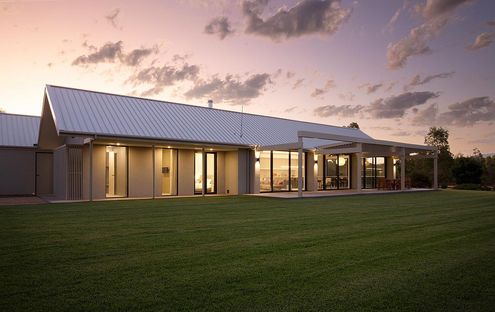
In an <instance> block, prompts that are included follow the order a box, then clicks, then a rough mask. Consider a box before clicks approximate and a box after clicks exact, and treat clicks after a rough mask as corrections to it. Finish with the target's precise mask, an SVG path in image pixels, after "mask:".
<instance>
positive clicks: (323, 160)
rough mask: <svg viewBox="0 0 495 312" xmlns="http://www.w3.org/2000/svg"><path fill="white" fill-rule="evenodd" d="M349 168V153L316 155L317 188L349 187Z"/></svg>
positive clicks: (335, 188) (339, 188) (338, 188)
mask: <svg viewBox="0 0 495 312" xmlns="http://www.w3.org/2000/svg"><path fill="white" fill-rule="evenodd" d="M321 164H323V165H321ZM350 168H351V166H350V157H349V155H318V174H317V180H318V189H319V190H341V189H349V188H350V179H349V178H350Z"/></svg>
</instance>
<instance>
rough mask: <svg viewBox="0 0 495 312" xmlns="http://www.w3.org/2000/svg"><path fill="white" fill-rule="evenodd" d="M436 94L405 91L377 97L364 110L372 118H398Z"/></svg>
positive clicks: (436, 94)
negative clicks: (386, 96)
mask: <svg viewBox="0 0 495 312" xmlns="http://www.w3.org/2000/svg"><path fill="white" fill-rule="evenodd" d="M438 96H439V95H438V93H433V92H429V91H425V92H406V93H402V94H399V95H397V96H391V97H389V98H386V99H383V98H380V99H377V100H376V101H374V102H372V103H371V104H370V107H368V108H367V109H366V112H368V113H370V114H371V116H372V117H373V118H380V119H381V118H399V117H403V116H404V114H405V113H406V111H407V110H408V109H409V108H413V107H415V106H418V105H422V104H424V103H426V102H427V101H428V100H429V99H432V98H436V97H438Z"/></svg>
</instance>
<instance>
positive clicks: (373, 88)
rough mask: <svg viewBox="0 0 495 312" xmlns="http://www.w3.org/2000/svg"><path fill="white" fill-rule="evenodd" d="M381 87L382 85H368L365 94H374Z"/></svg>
mask: <svg viewBox="0 0 495 312" xmlns="http://www.w3.org/2000/svg"><path fill="white" fill-rule="evenodd" d="M382 86H383V83H378V84H375V85H368V87H367V89H366V93H367V94H370V93H375V92H376V91H377V90H378V89H380V88H381V87H382Z"/></svg>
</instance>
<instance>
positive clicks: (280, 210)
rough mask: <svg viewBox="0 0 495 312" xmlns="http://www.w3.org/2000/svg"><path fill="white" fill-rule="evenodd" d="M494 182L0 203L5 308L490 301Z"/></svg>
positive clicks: (341, 306)
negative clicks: (482, 187) (430, 188)
mask: <svg viewBox="0 0 495 312" xmlns="http://www.w3.org/2000/svg"><path fill="white" fill-rule="evenodd" d="M494 309H495V192H476V191H440V192H428V193H408V194H394V195H366V196H353V197H337V198H314V199H303V200H297V199H295V200H294V199H292V200H281V199H266V198H256V197H248V196H244V197H234V196H233V197H208V198H189V199H167V200H154V201H152V200H143V201H118V202H95V203H80V204H52V205H34V206H17V207H12V206H4V207H0V311H15V310H44V311H63V310H65V311H67V310H69V311H90V310H105V311H124V310H182V311H190V310H234V311H239V310H251V311H258V310H268V311H277V310H290V311H310V310H328V311H330V310H347V311H361V310H364V311H367V310H368V311H371V310H390V311H392V310H404V311H418V310H423V311H439V310H442V311H454V310H458V311H469V310H470V311H490V310H491V311H494Z"/></svg>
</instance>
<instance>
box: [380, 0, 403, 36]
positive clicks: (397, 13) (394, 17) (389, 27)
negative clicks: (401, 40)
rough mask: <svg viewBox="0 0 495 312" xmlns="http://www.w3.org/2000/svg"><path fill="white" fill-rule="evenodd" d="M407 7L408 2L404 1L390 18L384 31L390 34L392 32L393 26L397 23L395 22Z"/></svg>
mask: <svg viewBox="0 0 495 312" xmlns="http://www.w3.org/2000/svg"><path fill="white" fill-rule="evenodd" d="M408 5H409V2H408V1H404V2H403V3H402V6H400V7H399V8H398V9H397V11H395V13H394V15H392V17H391V18H390V20H389V21H388V23H387V26H386V27H385V30H386V31H388V32H392V31H393V30H394V27H395V24H396V23H397V20H399V17H400V15H401V14H402V12H403V11H405V10H406V9H407V7H408Z"/></svg>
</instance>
